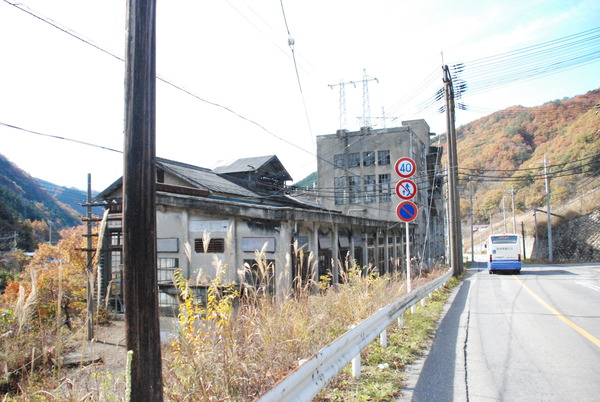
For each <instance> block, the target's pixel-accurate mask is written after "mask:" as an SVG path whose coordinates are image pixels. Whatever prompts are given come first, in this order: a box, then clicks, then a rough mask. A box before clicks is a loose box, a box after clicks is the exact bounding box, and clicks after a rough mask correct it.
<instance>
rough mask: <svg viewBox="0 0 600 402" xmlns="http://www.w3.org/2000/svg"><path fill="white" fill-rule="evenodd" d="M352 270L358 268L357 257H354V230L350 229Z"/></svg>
mask: <svg viewBox="0 0 600 402" xmlns="http://www.w3.org/2000/svg"><path fill="white" fill-rule="evenodd" d="M349 233H350V234H349V235H350V268H355V267H356V256H355V255H354V246H355V244H354V230H353V229H352V227H350V232H349Z"/></svg>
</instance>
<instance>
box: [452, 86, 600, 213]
mask: <svg viewBox="0 0 600 402" xmlns="http://www.w3.org/2000/svg"><path fill="white" fill-rule="evenodd" d="M598 104H600V90H594V91H590V92H588V93H586V94H584V95H580V96H576V97H573V98H570V99H562V100H555V101H552V102H548V103H546V104H544V105H541V106H537V107H532V108H525V107H522V106H513V107H510V108H507V109H505V110H502V111H499V112H496V113H493V114H491V115H489V116H486V117H483V118H481V119H478V120H476V121H473V122H471V123H469V124H466V125H464V126H461V127H459V128H458V129H457V150H458V164H459V174H460V185H461V187H462V188H465V189H466V186H467V183H469V185H471V186H473V190H474V215H475V216H476V217H478V218H479V220H481V221H485V220H487V219H488V218H489V214H490V213H494V212H497V211H498V208H499V207H500V204H501V200H502V197H506V202H508V204H506V205H510V202H511V192H512V191H514V194H515V203H516V208H517V210H526V209H532V208H534V207H538V206H540V205H542V204H543V203H544V200H545V188H544V187H545V183H544V174H543V161H544V156H546V158H547V161H548V163H547V167H548V171H549V177H550V183H551V184H550V189H551V193H552V197H551V200H552V203H561V202H564V201H566V200H568V199H570V198H573V197H574V196H576V195H581V194H582V193H584V192H585V191H587V190H589V189H590V188H595V187H597V186H598V184H599V180H598V179H599V174H600V135H599V134H598V130H599V128H600V115H599V114H598V110H599V109H598V107H597V105H598ZM442 145H445V144H442ZM468 196H469V192H468V191H464V192H463V195H462V197H463V198H465V200H463V202H462V205H463V216H464V215H465V214H466V213H467V212H468V211H466V210H465V207H466V208H467V209H468V207H469V201H468V199H466V198H467V197H468Z"/></svg>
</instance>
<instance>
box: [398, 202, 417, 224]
mask: <svg viewBox="0 0 600 402" xmlns="http://www.w3.org/2000/svg"><path fill="white" fill-rule="evenodd" d="M396 215H398V218H399V219H400V220H401V221H402V222H407V223H408V222H412V221H414V220H415V219H416V218H417V216H418V215H419V208H417V206H416V205H415V203H414V202H411V201H404V202H401V203H400V204H399V205H398V208H396Z"/></svg>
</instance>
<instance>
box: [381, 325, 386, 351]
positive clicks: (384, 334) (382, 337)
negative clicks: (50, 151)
mask: <svg viewBox="0 0 600 402" xmlns="http://www.w3.org/2000/svg"><path fill="white" fill-rule="evenodd" d="M379 344H380V345H381V346H383V347H384V348H387V329H384V330H383V332H382V333H380V334H379Z"/></svg>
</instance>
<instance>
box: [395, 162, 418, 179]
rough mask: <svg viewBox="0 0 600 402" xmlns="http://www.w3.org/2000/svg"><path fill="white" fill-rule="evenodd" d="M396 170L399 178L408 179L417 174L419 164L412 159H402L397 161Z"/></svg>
mask: <svg viewBox="0 0 600 402" xmlns="http://www.w3.org/2000/svg"><path fill="white" fill-rule="evenodd" d="M394 170H395V171H396V174H397V175H398V176H400V177H402V178H404V179H407V178H409V177H411V176H412V175H414V174H415V173H416V172H417V164H416V163H415V161H413V160H412V159H411V158H408V157H404V158H400V159H398V160H397V161H396V164H395V165H394Z"/></svg>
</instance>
